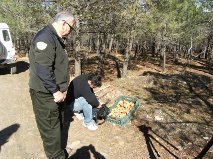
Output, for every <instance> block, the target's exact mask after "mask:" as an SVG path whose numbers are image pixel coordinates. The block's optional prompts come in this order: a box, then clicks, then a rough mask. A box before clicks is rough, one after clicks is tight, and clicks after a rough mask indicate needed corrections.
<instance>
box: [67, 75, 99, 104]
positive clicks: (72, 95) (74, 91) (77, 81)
mask: <svg viewBox="0 0 213 159" xmlns="http://www.w3.org/2000/svg"><path fill="white" fill-rule="evenodd" d="M79 97H84V98H85V99H86V101H87V102H88V103H89V104H91V105H92V106H93V107H97V106H99V104H100V103H99V101H98V99H97V98H96V96H95V94H94V92H93V89H92V88H90V86H89V84H88V75H87V74H83V75H80V76H78V77H76V78H74V79H73V80H72V81H71V83H70V85H69V88H68V91H67V96H66V103H67V105H69V104H71V103H72V102H73V101H74V100H75V99H77V98H79Z"/></svg>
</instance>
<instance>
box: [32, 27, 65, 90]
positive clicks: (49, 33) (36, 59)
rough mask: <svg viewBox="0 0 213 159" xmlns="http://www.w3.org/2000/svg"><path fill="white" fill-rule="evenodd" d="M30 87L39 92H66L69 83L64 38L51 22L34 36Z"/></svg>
mask: <svg viewBox="0 0 213 159" xmlns="http://www.w3.org/2000/svg"><path fill="white" fill-rule="evenodd" d="M29 61H30V80H29V87H30V88H31V89H34V90H36V91H39V92H46V93H55V92H57V91H58V90H60V91H61V92H64V91H66V90H67V88H68V84H69V67H68V56H67V52H66V50H65V45H64V43H63V40H62V39H61V38H60V37H59V36H58V35H57V33H56V30H55V29H54V28H53V26H52V25H51V24H49V25H48V26H46V27H44V28H43V29H42V30H40V31H39V32H38V33H37V34H36V35H35V37H34V38H33V41H32V44H31V47H30V52H29Z"/></svg>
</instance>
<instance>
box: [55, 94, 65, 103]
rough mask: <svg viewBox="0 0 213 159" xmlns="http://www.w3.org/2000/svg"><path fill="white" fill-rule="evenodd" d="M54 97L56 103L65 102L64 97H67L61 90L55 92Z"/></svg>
mask: <svg viewBox="0 0 213 159" xmlns="http://www.w3.org/2000/svg"><path fill="white" fill-rule="evenodd" d="M53 97H54V101H55V102H56V103H60V102H63V101H64V99H65V95H64V94H63V93H62V92H60V91H57V92H55V93H53Z"/></svg>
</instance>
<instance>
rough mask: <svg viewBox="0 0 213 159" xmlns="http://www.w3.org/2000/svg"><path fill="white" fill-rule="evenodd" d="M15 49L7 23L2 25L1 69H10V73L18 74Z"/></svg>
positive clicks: (0, 34) (0, 39) (0, 36)
mask: <svg viewBox="0 0 213 159" xmlns="http://www.w3.org/2000/svg"><path fill="white" fill-rule="evenodd" d="M15 61H16V57H15V48H14V46H13V42H12V38H11V34H10V31H9V27H8V25H7V24H6V23H0V69H1V68H3V67H9V68H10V73H11V74H14V73H16V62H15Z"/></svg>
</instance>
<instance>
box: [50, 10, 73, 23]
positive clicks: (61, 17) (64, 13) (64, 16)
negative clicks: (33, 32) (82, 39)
mask: <svg viewBox="0 0 213 159" xmlns="http://www.w3.org/2000/svg"><path fill="white" fill-rule="evenodd" d="M67 19H73V20H74V19H75V18H74V16H73V15H72V14H70V13H69V12H67V11H62V12H59V13H57V14H56V16H55V17H54V19H53V22H58V21H61V20H67Z"/></svg>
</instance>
